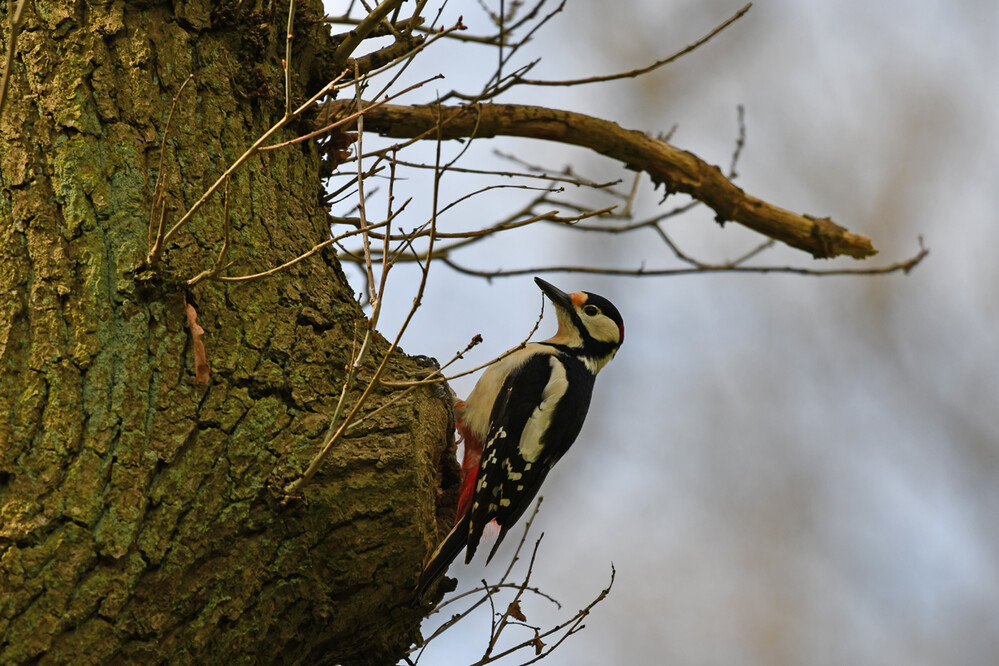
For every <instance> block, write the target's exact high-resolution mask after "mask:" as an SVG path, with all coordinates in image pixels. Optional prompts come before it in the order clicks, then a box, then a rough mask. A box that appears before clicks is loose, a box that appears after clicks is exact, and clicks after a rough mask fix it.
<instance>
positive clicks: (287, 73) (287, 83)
mask: <svg viewBox="0 0 999 666" xmlns="http://www.w3.org/2000/svg"><path fill="white" fill-rule="evenodd" d="M295 2H296V0H288V26H287V29H286V30H285V44H284V62H283V63H281V64H282V65H284V115H286V116H287V115H288V114H289V113H291V41H292V40H293V39H294V33H293V32H292V28H293V27H294V25H295Z"/></svg>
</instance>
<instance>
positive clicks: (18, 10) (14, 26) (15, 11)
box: [0, 0, 27, 114]
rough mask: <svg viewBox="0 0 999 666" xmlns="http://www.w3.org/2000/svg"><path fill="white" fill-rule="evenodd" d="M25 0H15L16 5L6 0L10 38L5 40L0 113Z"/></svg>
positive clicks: (0, 87) (4, 99) (5, 96)
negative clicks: (5, 49) (5, 48)
mask: <svg viewBox="0 0 999 666" xmlns="http://www.w3.org/2000/svg"><path fill="white" fill-rule="evenodd" d="M26 4H27V2H26V0H17V5H16V6H14V5H13V3H12V2H11V1H10V0H8V2H7V15H8V16H9V17H10V39H8V40H7V55H6V56H5V57H4V65H3V78H0V114H2V113H3V107H4V104H5V103H6V102H7V86H8V85H9V84H10V70H11V68H12V67H13V66H14V49H15V47H16V46H17V36H18V35H19V34H20V32H21V26H22V25H23V23H24V6H25V5H26Z"/></svg>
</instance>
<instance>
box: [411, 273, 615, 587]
mask: <svg viewBox="0 0 999 666" xmlns="http://www.w3.org/2000/svg"><path fill="white" fill-rule="evenodd" d="M534 281H535V282H537V284H538V286H539V287H541V290H542V291H543V292H544V293H545V295H546V296H547V297H548V299H549V300H550V301H551V302H552V303H553V304H554V306H555V314H556V315H557V317H558V332H556V333H555V335H554V336H553V337H551V338H549V339H547V340H544V341H543V342H532V343H529V344H527V345H526V346H525V347H524V348H523V349H518V350H517V351H514V352H513V353H511V354H509V355H508V356H506V357H505V358H503V359H502V360H500V361H499V362H497V363H495V364H493V365H491V366H489V368H487V369H486V371H485V372H484V373H483V374H482V377H481V378H480V379H479V381H478V382H477V383H476V385H475V388H474V389H472V393H471V394H470V395H469V396H468V399H467V400H465V402H463V403H459V404H458V405H456V406H455V415H456V417H457V428H458V432H459V433H460V434H461V436H462V437H463V439H464V444H465V454H464V458H463V462H462V486H461V496H460V499H459V501H458V513H457V516H456V519H455V525H454V527H453V528H452V529H451V532H450V533H448V535H447V537H446V538H445V539H444V541H443V542H442V543H441V544H440V546H438V547H437V550H436V551H434V554H433V556H432V557H431V558H430V562H429V563H428V564H427V566H426V567H425V568H424V570H423V573H422V574H421V575H420V580H419V583H418V584H417V588H416V595H417V597H420V596H422V594H423V593H424V592H425V591H426V590H427V588H428V587H430V585H432V584H433V583H434V581H436V580H437V579H438V578H440V576H441V575H443V574H444V572H445V571H447V568H448V566H449V565H450V564H451V561H452V560H454V558H455V557H457V555H458V553H460V552H461V549H462V548H466V553H465V563H466V564H467V563H468V562H470V561H471V560H472V556H473V555H475V549H476V547H477V546H478V544H479V539H480V538H481V536H482V531H483V529H484V528H485V527H486V525H488V524H489V523H490V522H492V521H494V520H495V521H496V523H497V525H498V526H499V535H498V536H497V538H496V543H495V545H493V548H492V550H491V551H490V553H489V557H488V558H487V559H486V563H487V564H488V563H489V560H491V559H492V557H493V555H494V554H495V553H496V549H497V548H499V545H500V543H501V542H502V541H503V537H504V536H506V533H507V532H508V531H509V529H510V528H511V527H512V526H513V524H514V523H515V522H517V519H518V518H520V516H521V515H522V514H523V513H524V511H525V510H526V509H527V507H528V505H529V504H530V503H531V500H532V499H534V496H535V495H536V494H537V492H538V489H539V488H540V487H541V484H542V483H543V482H544V480H545V477H546V476H547V475H548V472H549V471H551V469H552V467H554V465H555V463H556V462H558V460H559V458H561V457H562V456H563V454H565V452H566V451H568V450H569V447H570V446H571V445H572V443H573V442H574V441H575V439H576V436H577V435H578V434H579V430H580V428H582V426H583V419H584V418H585V417H586V410H587V408H588V407H589V405H590V395H591V394H592V392H593V381H594V379H595V378H596V376H597V373H598V372H600V369H601V368H603V367H604V366H605V365H607V362H608V361H610V360H611V359H612V358H614V354H615V353H617V350H618V347H620V346H621V343H622V342H623V341H624V322H623V320H622V319H621V314H620V313H619V312H618V311H617V308H615V307H614V305H613V304H612V303H611V302H610V301H608V300H607V299H606V298H603V297H602V296H597V295H596V294H591V293H589V292H585V291H577V292H575V293H572V294H566V293H564V292H562V291H560V290H558V289H556V288H555V287H554V286H552V285H551V284H549V283H547V282H545V281H544V280H542V279H540V278H534Z"/></svg>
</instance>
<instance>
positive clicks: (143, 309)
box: [0, 0, 453, 664]
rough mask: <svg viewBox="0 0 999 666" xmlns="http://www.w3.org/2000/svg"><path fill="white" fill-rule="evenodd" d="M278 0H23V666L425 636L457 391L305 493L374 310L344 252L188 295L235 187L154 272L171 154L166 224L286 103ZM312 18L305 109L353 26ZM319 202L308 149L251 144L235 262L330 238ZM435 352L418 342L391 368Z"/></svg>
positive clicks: (10, 445)
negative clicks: (336, 26) (337, 41)
mask: <svg viewBox="0 0 999 666" xmlns="http://www.w3.org/2000/svg"><path fill="white" fill-rule="evenodd" d="M3 4H4V5H5V7H4V8H0V23H2V25H3V26H5V28H6V25H7V18H6V15H5V14H3V13H2V12H4V11H6V5H7V3H3ZM32 5H33V6H32ZM268 6H270V7H272V9H268ZM277 7H278V5H275V4H272V3H264V2H257V3H238V2H223V3H203V2H183V1H182V2H177V3H174V4H173V5H172V6H171V5H169V4H167V5H164V4H149V3H140V2H135V3H126V2H121V1H116V2H75V3H40V2H39V3H30V4H29V7H28V9H27V10H26V15H25V24H24V28H23V30H22V32H21V35H20V38H19V41H18V44H17V52H16V58H15V61H14V67H13V70H12V73H11V83H10V85H11V89H10V96H9V99H8V100H7V106H6V108H5V109H4V111H3V114H2V116H0V136H2V140H0V284H2V287H0V288H2V289H3V291H4V297H3V299H2V307H0V662H2V663H5V664H7V663H25V662H41V663H107V662H117V663H164V662H169V663H171V664H180V663H214V662H221V661H225V662H226V663H250V662H253V663H273V662H280V663H295V662H299V663H316V662H331V663H332V662H342V663H391V662H393V661H394V660H395V659H396V658H397V657H398V656H399V654H400V653H401V651H402V650H404V649H405V648H406V647H407V646H408V645H410V644H411V643H412V641H413V639H414V638H415V637H416V635H417V632H418V627H419V621H420V619H421V613H420V611H419V610H418V609H411V608H409V603H408V602H409V598H408V596H407V592H408V590H410V589H411V588H412V585H413V584H414V582H415V579H416V577H417V575H418V573H419V570H420V566H421V564H422V558H423V556H424V554H425V553H426V552H427V550H429V549H430V548H432V546H433V545H434V542H435V540H436V538H437V532H436V523H435V511H436V510H437V509H436V507H435V499H436V498H437V497H438V495H439V490H438V489H439V488H440V487H441V484H442V483H443V485H445V486H446V485H448V484H449V483H451V482H453V477H450V476H447V475H448V474H449V473H453V470H449V468H448V466H447V465H446V464H445V465H442V463H441V461H442V460H447V457H446V456H442V454H443V452H444V450H445V448H446V447H447V446H448V445H449V444H450V445H453V442H449V438H450V434H449V433H450V432H451V431H450V430H449V428H450V425H449V421H450V418H451V412H450V404H448V401H447V400H446V399H441V397H439V396H437V395H435V394H434V392H433V391H432V390H429V389H426V390H421V391H415V392H413V393H411V394H410V396H409V397H408V398H407V399H404V400H401V401H399V402H398V403H397V404H395V405H393V406H392V407H390V408H388V409H386V410H385V411H383V412H381V413H380V414H379V415H378V416H377V417H376V418H375V419H373V420H372V421H371V422H370V423H367V424H366V425H364V426H362V427H360V428H357V429H355V430H354V431H352V432H351V434H350V435H349V437H348V438H347V439H345V440H344V441H343V442H342V444H341V445H340V446H339V448H338V449H337V450H335V451H334V452H333V453H332V455H331V456H330V458H329V460H328V462H327V463H326V465H325V467H324V468H323V471H322V472H321V473H320V474H319V475H318V476H317V478H316V479H315V480H314V481H313V482H312V483H311V484H309V485H307V486H306V487H305V488H304V490H303V493H302V495H301V497H297V498H290V499H289V498H284V497H282V496H281V495H280V492H279V491H278V490H276V489H280V488H281V487H283V486H284V484H285V483H287V482H288V481H290V480H292V479H294V478H295V477H296V476H297V475H298V474H300V473H301V471H302V470H303V469H304V468H305V467H306V466H307V464H308V462H309V460H310V459H311V457H312V456H313V455H314V454H315V452H316V450H317V448H318V446H319V444H320V443H321V441H322V437H323V435H324V433H325V432H326V428H327V427H328V425H329V417H330V414H331V413H332V411H333V406H334V405H335V404H336V400H337V397H338V396H339V393H340V389H341V383H342V380H343V378H344V376H345V371H344V366H345V364H347V363H348V362H349V359H350V355H351V351H352V346H353V341H354V338H355V336H356V335H359V334H358V333H357V331H361V330H363V324H364V322H363V313H362V312H361V310H360V309H359V307H358V305H357V303H356V302H355V300H354V298H353V296H352V290H351V288H350V286H349V285H348V283H347V282H346V280H345V278H344V275H343V273H342V271H341V270H340V267H339V266H338V265H337V263H336V261H335V259H334V257H333V252H332V251H329V252H326V253H320V255H319V256H317V257H314V258H312V259H310V260H308V261H305V262H301V263H299V264H296V265H295V266H293V267H291V268H290V269H288V270H287V271H283V272H280V273H278V274H276V275H274V276H273V277H270V278H268V279H264V280H257V281H253V282H249V283H241V284H228V283H220V282H217V281H206V282H202V283H200V284H199V285H197V286H196V287H194V288H190V289H189V288H187V286H186V283H185V280H186V279H188V278H190V277H192V276H194V275H196V274H197V273H199V272H201V271H203V270H205V269H207V268H210V267H211V266H212V265H213V263H214V261H215V259H216V257H217V254H218V249H219V247H220V246H221V244H222V242H223V223H222V218H223V215H222V213H223V197H222V196H220V195H219V196H216V197H215V198H214V199H213V200H212V202H211V203H210V204H209V205H208V206H207V207H206V209H204V211H203V212H202V213H200V214H199V215H196V216H195V217H194V219H192V221H191V222H190V224H188V225H187V226H186V227H185V228H183V229H181V230H180V232H179V233H178V234H177V236H176V237H175V240H174V241H173V242H172V243H171V244H169V245H168V247H167V248H166V250H165V253H164V255H163V259H162V262H161V263H160V264H159V265H157V266H154V267H152V268H151V269H150V267H148V266H146V267H143V265H142V264H143V260H144V258H145V257H146V253H147V252H148V249H149V236H150V228H149V227H150V210H151V208H152V205H153V192H154V189H155V184H156V179H157V177H158V176H159V175H160V174H161V172H162V175H163V177H164V194H165V198H164V200H165V203H166V207H167V221H168V223H169V221H170V220H176V219H179V217H180V215H181V214H182V213H183V212H184V211H185V210H187V209H188V208H189V207H190V206H191V204H192V203H194V201H196V200H197V199H198V197H199V196H200V195H201V193H202V192H204V191H205V189H206V188H207V187H208V186H209V185H210V184H211V183H212V182H213V181H214V180H215V179H216V178H217V177H218V176H219V174H221V173H222V171H223V170H224V169H225V168H226V167H227V166H228V165H229V164H231V163H232V162H233V161H234V160H235V159H236V158H237V157H238V156H239V155H240V154H241V153H242V152H243V150H245V149H246V147H248V146H249V145H250V144H251V143H252V141H253V140H254V139H255V138H256V137H258V136H259V135H260V134H262V133H263V132H264V131H265V130H266V129H267V128H268V127H270V126H271V125H272V124H273V123H274V122H275V121H276V120H277V119H279V118H280V117H281V114H282V113H283V109H284V99H283V96H284V84H283V82H284V74H283V71H282V66H281V60H282V58H283V57H284V44H285V34H284V21H285V17H284V16H283V15H281V14H280V13H273V12H275V11H276V8H277ZM281 11H283V9H282V10H281ZM296 12H297V15H296V23H295V25H296V29H295V36H294V46H295V50H294V54H293V58H292V62H291V66H292V69H293V103H294V100H298V101H299V102H300V101H301V100H302V99H305V98H306V97H307V96H308V94H310V93H311V92H314V91H315V90H317V89H318V88H319V87H320V86H321V85H322V84H323V83H324V82H325V81H323V80H322V72H323V69H324V62H328V61H329V60H330V58H331V55H332V53H333V47H334V46H335V45H333V44H331V40H330V38H329V35H328V33H327V31H326V30H325V28H323V24H322V23H321V21H320V18H321V16H322V7H321V5H320V3H319V2H318V1H314V0H308V1H304V2H301V3H299V5H298V8H297V10H296ZM5 38H6V37H5ZM189 74H193V75H194V78H193V80H192V81H191V83H190V84H189V85H188V87H187V89H186V90H185V91H184V92H183V94H182V95H181V96H180V98H179V100H178V102H177V107H176V111H175V112H174V115H173V119H172V122H171V129H170V132H169V135H168V136H167V139H166V150H165V153H164V155H165V157H164V159H163V161H162V162H161V161H160V141H161V139H162V138H163V135H164V130H165V126H166V122H167V117H168V115H169V113H170V109H171V102H172V100H173V97H174V96H175V95H176V94H177V91H178V90H179V89H180V87H181V84H182V83H183V82H184V81H185V79H186V78H187V77H188V75H189ZM294 125H295V123H292V126H289V127H287V128H285V130H284V131H283V132H282V133H281V136H279V137H278V138H277V140H287V139H290V138H293V137H294V136H296V135H297V134H298V133H299V132H300V130H301V129H302V127H301V126H298V127H296V126H294ZM321 194H322V193H321V189H320V178H319V156H318V154H317V150H316V148H315V146H314V145H313V144H310V143H304V144H299V145H295V146H292V147H290V148H286V149H283V150H278V151H270V152H266V153H262V154H260V155H258V156H255V157H253V158H252V159H251V160H250V161H249V163H248V165H247V166H246V168H244V169H243V170H241V171H240V172H238V173H237V174H236V175H235V176H234V178H233V179H232V182H231V185H230V194H229V201H230V220H231V226H232V232H231V233H232V248H231V250H230V253H229V259H230V260H231V261H234V262H235V263H234V265H233V268H232V270H233V271H234V272H236V273H247V272H254V271H257V270H263V269H266V268H270V267H271V266H273V265H276V264H278V263H280V262H282V261H285V260H287V259H289V258H291V257H293V256H295V255H297V254H299V253H301V252H302V251H304V250H306V249H308V248H310V247H312V246H313V245H314V244H316V243H317V242H320V241H322V240H325V239H326V238H328V235H329V229H328V227H327V222H326V213H325V211H324V210H323V207H322V206H321V204H320V197H321ZM187 304H190V305H192V306H193V307H194V308H195V310H196V311H197V315H198V323H199V324H200V325H201V326H202V327H203V328H204V329H205V334H204V336H203V338H202V340H203V341H204V343H205V346H206V350H207V360H208V364H209V368H210V378H209V381H208V384H207V385H200V384H198V383H196V381H195V374H194V371H195V366H194V357H193V338H192V334H191V328H190V327H189V326H188V323H187V318H186V315H185V309H186V306H187ZM387 347H388V345H387V344H386V343H385V341H384V340H383V339H381V338H378V340H377V344H376V345H375V347H374V348H373V351H372V355H371V357H370V361H369V363H368V365H367V366H366V370H364V371H362V376H361V379H363V378H364V373H365V372H367V373H368V374H369V375H370V372H371V370H372V368H373V367H374V365H373V364H374V363H376V362H377V361H379V360H380V357H381V354H383V353H384V352H385V350H386V349H387ZM420 370H421V367H420V364H419V363H417V362H416V361H415V360H412V359H409V358H407V357H405V356H404V355H401V354H400V355H399V357H398V359H396V360H395V361H394V362H393V363H392V364H391V365H390V367H389V371H388V374H389V377H388V378H391V379H399V378H410V377H411V376H414V375H415V374H417V373H418V372H420ZM358 388H359V387H358ZM358 393H359V390H355V391H352V395H354V396H356V395H357V394H358ZM386 397H387V396H386V393H385V392H384V391H383V392H380V393H379V394H378V395H377V396H376V398H375V400H374V401H373V403H372V405H371V406H372V407H377V406H378V405H379V404H382V402H383V401H384V400H385V399H386ZM442 468H443V469H442ZM284 500H287V501H284Z"/></svg>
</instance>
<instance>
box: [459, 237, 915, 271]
mask: <svg viewBox="0 0 999 666" xmlns="http://www.w3.org/2000/svg"><path fill="white" fill-rule="evenodd" d="M929 252H930V251H929V249H927V248H924V247H922V240H920V250H919V252H918V253H916V254H915V255H914V256H912V257H910V258H909V259H906V260H904V261H899V262H896V263H894V264H888V265H887V266H875V267H872V268H828V269H820V268H803V267H799V266H740V265H736V264H735V262H730V263H728V264H721V265H709V264H702V265H699V266H695V267H691V268H661V269H649V268H633V269H628V268H596V267H592V266H540V267H534V268H518V269H513V270H495V271H480V270H475V269H472V268H468V267H465V266H461V265H459V264H456V263H455V262H454V260H452V259H450V258H448V257H441V258H440V261H443V262H444V263H445V264H446V265H447V266H449V267H450V268H451V269H453V270H455V271H458V272H459V273H464V274H465V275H474V276H476V277H482V278H487V279H493V278H500V277H513V276H517V275H536V274H538V273H587V274H592V275H623V276H632V277H639V276H650V277H651V276H658V277H662V276H666V275H687V274H689V273H791V274H794V275H885V274H888V273H899V272H901V273H908V272H909V271H911V270H912V269H913V268H915V267H916V266H917V265H918V264H919V262H921V261H922V260H923V259H924V258H925V257H926V255H928V254H929Z"/></svg>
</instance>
